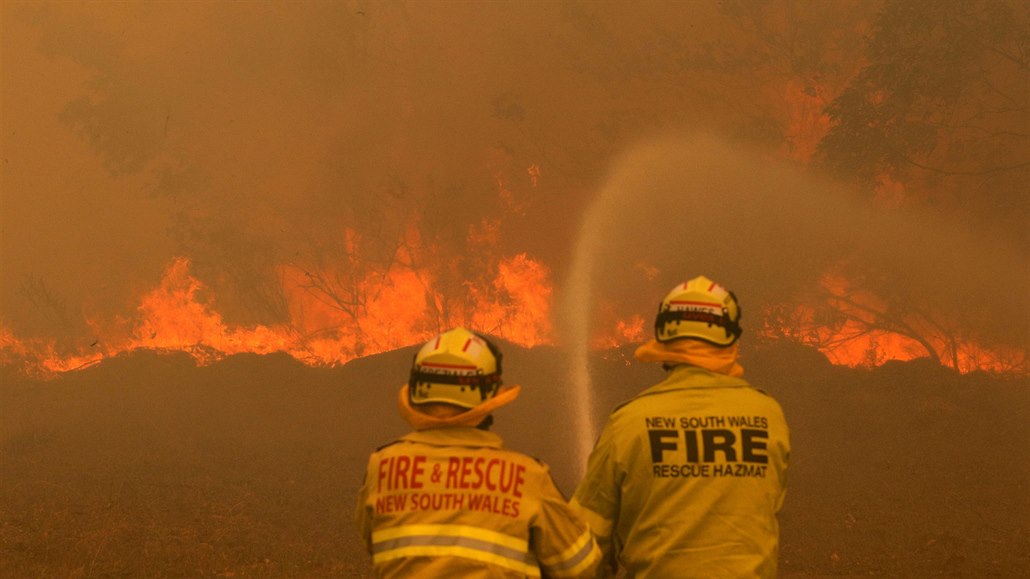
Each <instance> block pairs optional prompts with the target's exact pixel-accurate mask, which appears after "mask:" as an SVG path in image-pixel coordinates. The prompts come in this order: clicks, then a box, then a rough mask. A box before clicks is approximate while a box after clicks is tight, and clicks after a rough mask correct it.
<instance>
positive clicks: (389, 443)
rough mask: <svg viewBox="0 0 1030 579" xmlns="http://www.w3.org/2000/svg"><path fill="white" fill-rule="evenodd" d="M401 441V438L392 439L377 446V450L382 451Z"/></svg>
mask: <svg viewBox="0 0 1030 579" xmlns="http://www.w3.org/2000/svg"><path fill="white" fill-rule="evenodd" d="M400 442H401V441H400V440H391V441H390V442H387V443H386V444H384V445H382V446H380V447H377V448H376V450H375V451H376V452H380V451H383V450H386V449H387V448H390V447H391V446H393V445H395V444H399V443H400Z"/></svg>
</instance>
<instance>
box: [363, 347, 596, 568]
mask: <svg viewBox="0 0 1030 579" xmlns="http://www.w3.org/2000/svg"><path fill="white" fill-rule="evenodd" d="M518 394H519V387H518V386H514V387H505V386H502V384H501V354H500V352H499V351H498V350H497V349H496V347H494V345H493V344H491V343H490V342H489V341H488V340H487V339H486V338H484V337H482V336H480V335H477V334H474V333H472V332H469V331H468V330H465V329H463V328H456V329H453V330H451V331H448V332H445V333H443V334H440V335H439V336H437V337H435V338H433V339H432V340H430V341H429V342H427V343H426V344H425V345H424V346H423V347H422V348H421V349H420V350H419V351H418V352H417V353H416V355H415V360H414V364H413V366H412V369H411V378H410V380H409V382H408V384H406V385H405V386H404V387H403V388H402V389H401V391H400V394H399V397H398V404H399V406H400V412H401V415H402V416H403V417H404V418H405V419H406V420H407V421H408V423H409V424H411V426H412V427H413V428H414V432H412V433H410V434H408V435H406V436H404V437H402V438H401V439H400V440H397V441H396V442H393V443H391V444H388V445H386V446H384V447H382V448H380V449H378V450H377V451H375V452H374V453H373V454H372V456H371V458H370V459H369V462H368V470H367V471H366V474H365V483H364V486H363V487H362V489H361V493H360V497H359V500H358V509H357V520H358V524H359V527H360V529H361V535H362V538H363V539H364V541H365V545H366V547H367V548H368V550H369V552H370V553H371V554H372V562H373V564H374V566H375V570H376V574H377V575H378V576H379V577H406V578H410V577H419V578H422V577H448V578H450V577H463V578H464V577H540V576H544V577H593V576H594V574H595V572H596V570H597V568H598V565H599V563H600V556H601V554H600V550H599V549H598V547H597V544H596V543H595V542H594V540H593V537H592V536H591V533H590V530H589V528H588V527H587V525H586V524H585V523H584V522H582V521H581V520H580V519H579V518H578V516H577V515H576V514H575V512H574V511H573V510H572V509H571V508H570V507H569V505H568V503H567V502H566V500H565V498H564V497H563V496H562V494H561V493H560V492H559V491H558V489H557V487H556V486H555V485H554V482H553V480H552V479H551V475H550V470H549V469H548V467H547V466H546V465H545V464H543V463H541V462H540V461H538V460H536V459H533V458H531V457H529V456H526V455H524V454H521V453H518V452H515V451H512V450H508V449H506V448H504V445H503V443H502V441H501V438H500V437H499V436H497V435H496V434H493V433H491V432H489V431H488V428H489V425H490V423H491V422H492V414H491V413H492V412H493V411H494V410H497V409H498V408H500V407H502V406H504V405H506V404H509V403H511V402H512V401H513V400H515V398H516V397H517V396H518Z"/></svg>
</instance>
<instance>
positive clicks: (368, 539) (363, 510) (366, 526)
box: [354, 461, 372, 553]
mask: <svg viewBox="0 0 1030 579" xmlns="http://www.w3.org/2000/svg"><path fill="white" fill-rule="evenodd" d="M369 464H371V461H370V462H369ZM369 470H370V469H369V468H368V467H366V468H365V477H364V480H363V483H362V485H361V490H359V491H358V502H357V505H356V508H355V511H354V520H355V522H356V523H357V527H358V532H359V533H360V534H361V540H362V542H363V543H364V544H365V549H366V550H367V551H368V552H369V553H371V552H372V513H371V512H370V509H369V506H368V493H369V492H370V489H371V488H372V487H371V485H370V484H369V482H370V481H369V476H368V473H369Z"/></svg>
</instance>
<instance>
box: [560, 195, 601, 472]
mask: <svg viewBox="0 0 1030 579" xmlns="http://www.w3.org/2000/svg"><path fill="white" fill-rule="evenodd" d="M610 197H611V195H610V193H609V192H608V191H602V192H601V194H599V195H598V196H597V198H596V199H595V200H594V201H593V203H592V204H591V205H590V207H589V208H588V209H587V211H586V213H585V214H584V218H583V223H582V226H581V227H580V232H579V236H578V238H577V239H576V244H575V246H574V251H573V256H572V264H571V268H570V273H569V277H568V280H567V284H566V295H565V298H564V304H563V305H564V310H565V315H566V316H567V317H566V319H567V320H568V323H567V332H568V333H567V339H568V343H569V344H570V346H569V349H570V351H571V356H570V357H569V369H568V370H569V381H570V383H571V384H572V401H573V407H574V409H575V414H574V418H573V425H574V428H575V430H574V432H575V437H576V445H575V456H576V468H577V471H578V472H577V473H576V474H577V476H581V475H582V474H583V470H584V469H585V468H586V463H587V458H588V457H589V456H590V451H591V450H592V449H593V445H594V440H595V438H596V436H597V427H596V425H595V423H594V411H595V409H594V392H593V384H592V382H591V379H590V357H589V355H590V331H591V328H590V320H591V319H592V318H593V314H594V308H593V279H594V271H595V269H596V263H597V262H596V260H597V258H598V256H597V252H598V248H599V244H600V241H601V232H602V218H603V217H604V216H605V213H606V212H605V209H606V208H607V207H608V206H610V205H611V199H610Z"/></svg>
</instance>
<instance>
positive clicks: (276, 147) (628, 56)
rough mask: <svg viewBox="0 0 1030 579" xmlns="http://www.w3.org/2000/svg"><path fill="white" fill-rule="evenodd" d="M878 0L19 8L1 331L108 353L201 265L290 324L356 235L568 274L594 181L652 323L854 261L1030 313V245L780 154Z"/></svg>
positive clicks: (1018, 332) (6, 58) (613, 257)
mask: <svg viewBox="0 0 1030 579" xmlns="http://www.w3.org/2000/svg"><path fill="white" fill-rule="evenodd" d="M879 7H880V3H879V2H834V3H813V4H811V5H808V6H806V8H805V10H799V11H797V12H791V11H789V10H784V8H783V6H781V5H779V4H775V3H774V4H770V5H769V6H763V7H759V6H747V5H746V4H737V3H733V2H730V3H708V2H691V3H682V4H675V3H673V4H670V3H663V2H656V3H620V2H529V3H522V2H519V3H514V2H512V3H508V2H490V3H479V2H447V3H444V2H432V3H430V2H413V3H406V2H364V1H350V2H288V3H286V2H283V3H229V2H204V3H188V4H181V3H100V4H98V3H86V4H70V3H36V2H6V3H4V5H3V39H2V43H3V89H2V90H3V104H2V107H3V108H2V114H3V183H2V185H3V194H2V195H3V197H2V200H3V201H2V202H3V207H2V222H3V223H2V224H3V239H2V248H0V250H2V266H3V267H2V270H3V271H2V274H0V276H2V279H0V300H2V312H0V316H2V317H0V319H2V322H3V324H5V325H6V326H8V327H9V328H11V329H12V331H14V332H15V333H16V334H17V335H19V336H27V337H30V336H41V337H54V338H62V339H65V340H70V341H71V342H73V343H77V344H79V345H81V344H82V343H89V341H92V340H93V339H94V338H93V334H91V330H90V328H89V327H88V325H87V320H96V319H101V320H109V319H113V318H116V317H118V316H126V315H131V314H132V312H133V308H135V307H136V304H137V301H136V300H137V299H138V296H139V295H140V294H141V293H142V292H144V291H146V290H147V289H148V288H151V287H153V286H154V285H155V284H156V283H157V281H158V280H159V278H160V276H161V272H162V271H163V269H164V268H165V267H167V266H168V264H169V263H170V262H171V261H172V260H173V259H174V258H175V257H177V256H186V257H188V258H190V259H191V260H192V267H193V272H194V273H195V275H197V277H198V278H200V279H201V280H203V281H204V282H205V284H207V286H208V287H209V288H211V293H212V294H213V296H214V299H215V306H216V307H217V308H218V310H219V311H220V312H221V313H223V314H224V315H225V316H226V317H227V319H229V320H232V321H236V322H239V323H259V322H260V323H274V322H281V321H283V319H284V317H286V313H285V309H286V308H285V307H284V306H283V304H282V303H281V300H280V299H279V298H277V297H276V290H275V287H276V284H277V281H278V278H277V267H279V266H282V265H294V266H297V267H302V268H307V269H310V268H317V267H320V266H324V265H325V264H331V263H333V262H337V261H341V260H342V257H341V256H343V255H345V251H344V245H345V236H346V233H345V232H346V231H347V230H348V229H350V230H353V231H357V232H358V233H360V235H361V236H362V238H363V239H364V240H366V243H365V245H364V246H363V253H362V257H363V258H366V259H368V260H370V261H376V260H380V261H382V260H388V259H389V258H390V255H391V252H393V251H394V250H395V248H396V246H397V244H398V243H399V241H398V240H399V239H402V238H404V236H405V234H406V233H405V232H407V231H409V230H410V229H411V228H412V227H415V228H417V229H418V232H419V239H420V240H421V242H423V243H426V244H433V245H435V246H439V247H442V248H445V249H446V248H448V247H450V248H454V251H465V246H464V245H463V244H464V242H465V240H466V239H467V238H468V236H469V230H470V228H473V227H477V226H479V225H480V224H481V223H487V222H490V220H497V222H498V223H500V226H499V233H498V236H499V240H498V243H499V249H498V251H499V252H500V253H501V254H503V255H513V254H515V253H522V252H525V253H527V254H529V255H531V256H533V257H534V258H537V259H540V260H542V261H543V262H544V263H546V264H548V265H549V266H550V267H551V269H552V270H553V280H554V282H555V283H556V284H558V285H559V286H560V284H562V283H564V280H565V279H566V278H567V275H568V272H567V268H566V264H568V263H569V262H570V260H571V256H572V252H573V250H574V247H575V246H576V243H577V239H578V236H579V235H580V227H581V226H583V224H584V222H585V221H584V220H585V218H584V215H585V214H586V213H587V211H588V208H589V207H590V206H591V205H590V204H591V203H593V199H594V198H595V196H599V198H600V199H602V200H607V201H601V202H604V203H611V204H612V205H611V207H610V208H609V209H607V210H606V213H605V216H604V217H603V218H602V219H601V221H600V222H599V225H598V226H599V227H602V228H603V229H604V230H605V233H606V235H605V236H604V238H603V241H602V242H601V243H600V245H598V247H597V252H598V256H603V257H599V260H600V261H599V263H600V262H603V264H604V265H603V266H599V269H598V270H597V273H596V275H595V277H593V278H592V279H593V280H594V281H595V282H596V283H597V284H598V290H597V291H598V296H599V297H600V298H610V299H612V300H615V301H617V302H619V303H620V304H621V306H620V307H622V308H624V309H625V310H626V311H634V313H644V314H647V315H649V314H650V313H651V311H652V310H653V308H654V303H655V302H656V301H657V300H658V299H659V298H660V297H661V294H662V293H663V292H664V291H666V290H667V289H668V287H671V284H673V283H676V282H678V281H682V280H681V279H680V278H682V277H684V276H690V275H693V274H695V273H699V272H705V273H707V274H708V275H709V276H711V277H713V278H715V279H718V280H719V281H721V282H722V283H724V284H725V285H727V286H729V287H731V288H733V289H734V290H735V291H736V292H737V293H738V295H741V296H742V300H743V301H744V308H745V310H744V311H745V315H747V312H749V309H748V308H749V306H751V307H755V306H757V305H759V304H766V303H773V302H775V301H776V300H779V299H788V298H789V297H790V296H791V295H792V292H794V291H797V290H799V289H802V288H803V286H804V285H805V284H808V283H811V282H812V281H813V280H814V279H816V278H817V277H818V275H819V273H820V272H822V271H825V269H826V268H827V267H830V266H833V265H834V264H836V263H838V262H839V261H840V259H841V258H842V256H844V257H847V258H851V259H859V260H873V261H883V260H886V261H888V262H889V263H890V264H892V265H891V267H890V268H889V271H891V272H893V273H894V274H896V275H898V276H899V277H898V282H899V283H902V284H912V285H911V286H906V287H911V291H912V292H916V291H917V290H918V291H924V290H925V291H926V292H931V291H932V292H935V293H934V295H941V296H943V297H942V300H943V301H944V302H946V303H948V304H954V303H958V302H960V301H961V300H962V299H963V297H964V296H965V297H968V295H969V290H968V289H967V286H968V285H976V286H977V287H978V288H980V289H978V290H977V291H978V292H983V293H977V296H982V297H983V298H984V302H983V303H991V302H994V301H995V300H998V299H1006V300H1010V301H1011V300H1014V301H1015V303H1014V309H1013V310H1012V311H1022V312H1026V311H1028V309H1027V307H1026V306H1027V303H1026V300H1027V295H1028V293H1030V292H1027V291H1026V290H1027V276H1026V275H1025V274H1026V256H1025V248H1022V247H1016V246H1014V245H1013V244H1012V241H1011V237H996V236H994V235H993V233H991V232H985V233H981V234H978V235H977V236H976V238H975V239H973V238H971V237H970V236H969V235H967V234H966V233H963V232H962V231H961V228H962V225H961V224H960V223H959V224H958V225H956V224H955V223H948V224H945V221H944V220H945V219H951V218H950V217H941V216H937V215H930V216H923V217H919V218H914V217H913V218H911V219H910V218H909V217H910V216H907V215H906V216H904V217H902V216H899V215H897V214H892V215H887V216H880V215H876V214H874V212H873V210H871V209H869V208H868V204H866V203H863V202H861V201H859V200H858V199H857V198H854V197H852V195H854V193H853V192H848V193H845V192H843V187H839V186H834V185H829V184H828V183H829V182H828V181H823V180H819V179H817V178H815V177H810V176H806V175H804V174H802V170H800V169H796V168H790V167H788V165H787V164H786V163H775V162H773V161H771V160H769V157H771V156H774V155H779V156H781V157H790V158H794V159H802V160H803V159H804V158H806V157H807V156H808V155H810V154H811V151H812V150H813V149H814V140H813V137H812V135H817V134H819V131H820V130H821V129H820V125H819V122H820V121H818V118H817V117H818V114H817V112H813V111H817V110H818V109H819V107H822V106H824V105H826V104H827V103H828V101H829V98H830V97H831V96H832V95H833V94H836V93H839V92H840V90H841V89H842V87H843V86H844V85H845V84H846V81H847V79H848V78H849V77H850V76H851V75H852V74H853V73H854V71H855V70H856V68H857V67H858V66H860V65H861V57H860V49H861V45H862V43H861V42H860V40H861V39H862V38H863V37H864V36H863V35H865V34H867V33H868V26H867V25H866V24H864V23H867V22H868V21H869V19H870V18H872V17H873V15H874V14H875V12H876V11H877V10H878V9H879ZM806 47H808V48H806ZM820 59H821V60H820ZM791 79H800V80H799V81H798V82H799V83H800V84H797V83H794V80H791ZM813 87H815V88H813ZM816 89H818V90H816ZM820 91H822V92H820ZM823 93H825V94H823ZM798 95H801V96H798ZM805 95H808V96H805ZM812 95H814V96H812ZM806 99H808V100H806ZM698 131H701V132H702V133H703V134H718V135H721V136H720V137H718V138H713V137H702V138H700V139H699V138H695V137H692V136H690V135H696V134H698ZM670 134H673V135H679V136H675V137H669V136H668V135H670ZM924 217H925V218H924ZM953 221H956V220H955V219H953ZM957 221H960V220H957ZM956 227H958V228H959V229H958V230H956ZM641 268H644V269H641ZM648 272H654V273H648ZM642 274H644V275H642ZM942 277H943V278H946V279H947V280H959V279H960V280H963V283H941V281H943V280H941V278H942ZM984 279H987V280H991V281H990V282H989V283H986V284H984V283H982V280H984ZM615 280H617V281H618V282H619V283H618V284H615V283H612V282H613V281H615ZM624 282H625V283H624ZM667 286H668V287H667ZM557 289H558V290H559V291H560V290H561V288H560V287H559V288H557ZM936 290H941V292H942V293H940V294H937V293H936ZM991 292H996V294H995V293H991ZM1014 296H1015V297H1014ZM752 304H754V305H752ZM750 311H756V310H754V309H752V310H750ZM975 313H976V315H974V316H970V317H971V319H977V320H979V319H982V321H984V322H985V323H983V324H982V326H983V327H991V328H995V329H997V330H998V332H999V333H1000V334H1003V335H1004V336H1005V337H1007V338H1011V337H1012V336H1022V337H1024V338H1025V332H1026V319H1025V318H1023V319H1020V317H1019V316H1012V315H1008V317H1007V318H1006V317H1005V316H1002V317H1000V318H999V317H990V316H992V315H993V314H992V312H990V311H986V310H984V311H979V310H978V311H977V312H975ZM981 314H982V315H983V316H987V318H982V316H981ZM988 319H989V323H987V322H988ZM745 321H746V320H745Z"/></svg>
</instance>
